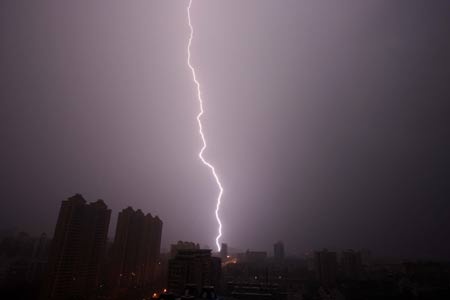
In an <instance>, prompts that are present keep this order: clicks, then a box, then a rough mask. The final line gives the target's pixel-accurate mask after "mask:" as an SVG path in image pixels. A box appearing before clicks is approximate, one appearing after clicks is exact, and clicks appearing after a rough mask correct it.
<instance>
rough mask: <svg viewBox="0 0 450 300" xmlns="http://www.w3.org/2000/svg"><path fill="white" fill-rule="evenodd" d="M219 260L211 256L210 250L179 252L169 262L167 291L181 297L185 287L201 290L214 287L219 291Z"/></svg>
mask: <svg viewBox="0 0 450 300" xmlns="http://www.w3.org/2000/svg"><path fill="white" fill-rule="evenodd" d="M220 271H221V260H220V258H218V257H212V256H211V250H210V249H192V250H179V251H178V252H177V254H176V256H175V257H174V258H172V259H170V260H169V276H168V277H169V278H168V289H169V291H170V292H173V293H175V294H178V295H181V294H183V293H184V290H185V288H186V286H188V285H190V286H195V287H196V288H197V289H198V290H202V289H203V288H204V287H205V286H214V287H215V289H216V290H219V284H220Z"/></svg>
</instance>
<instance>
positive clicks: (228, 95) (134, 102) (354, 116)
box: [0, 0, 450, 257]
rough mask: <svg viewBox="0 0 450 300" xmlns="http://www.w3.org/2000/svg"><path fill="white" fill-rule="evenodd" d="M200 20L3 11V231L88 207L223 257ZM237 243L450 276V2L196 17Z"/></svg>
mask: <svg viewBox="0 0 450 300" xmlns="http://www.w3.org/2000/svg"><path fill="white" fill-rule="evenodd" d="M186 6H187V1H167V0H160V1H150V0H147V1H120V2H119V1H56V0H55V1H50V0H42V1H16V0H5V1H1V2H0V38H1V48H0V101H1V109H0V140H1V143H0V155H1V166H0V182H1V194H2V195H1V207H0V226H1V227H3V228H10V227H18V228H19V229H22V230H26V231H29V232H32V233H34V234H37V233H39V232H41V231H46V232H48V233H49V234H50V235H52V234H53V229H54V225H55V223H56V218H57V214H58V210H59V207H60V202H61V201H62V200H64V199H66V198H68V197H70V196H72V195H73V194H74V193H81V194H83V196H85V198H86V199H88V200H89V201H94V200H96V199H98V198H102V199H104V201H105V202H106V203H107V205H108V206H109V207H110V208H111V209H112V211H113V214H112V222H111V225H110V227H111V230H110V235H111V236H112V235H113V234H114V229H115V223H116V218H117V213H118V212H119V211H120V210H121V209H123V208H126V207H127V206H133V207H134V208H140V209H142V210H143V211H144V212H150V213H152V214H156V215H158V216H159V217H160V218H161V219H162V220H163V222H164V228H163V247H167V246H168V245H169V244H170V243H173V242H176V241H177V240H192V241H195V242H199V243H201V244H202V245H209V246H210V247H213V246H214V238H215V236H216V234H217V223H216V221H215V217H214V209H215V204H216V203H215V197H216V195H217V188H216V185H215V183H214V181H213V179H212V177H211V175H210V173H209V171H208V169H206V168H205V167H204V166H203V165H202V164H201V162H200V161H199V160H198V158H197V153H198V151H199V149H200V146H201V141H200V137H199V135H198V130H197V123H196V121H195V117H196V114H197V113H198V104H197V102H196V101H197V100H196V93H195V86H194V84H193V82H192V77H191V73H190V71H189V69H188V67H187V64H186V46H187V41H188V35H189V28H188V26H187V15H186ZM192 22H193V26H194V28H195V37H194V40H193V45H192V55H193V56H192V60H193V61H192V62H193V64H194V65H195V67H196V68H197V75H198V79H199V81H200V83H201V85H202V91H203V97H204V101H205V110H206V114H205V116H204V126H205V134H206V137H207V140H208V144H209V148H208V150H207V151H206V152H205V156H206V157H207V158H208V159H209V160H210V161H211V162H213V163H214V165H215V166H216V168H217V171H218V173H219V175H220V176H221V179H222V181H223V185H224V187H225V193H224V197H223V205H222V207H221V210H220V215H221V218H222V220H223V224H224V228H223V233H224V234H223V241H225V242H227V243H228V244H229V245H230V246H231V247H236V248H240V249H247V248H250V249H264V250H270V249H271V247H272V244H273V243H274V242H276V241H277V240H283V241H284V242H285V244H286V249H287V251H288V252H289V253H294V254H295V253H303V252H304V251H306V250H308V249H317V248H322V247H328V248H331V249H339V248H361V247H366V248H370V249H372V250H373V251H374V252H375V253H378V254H382V255H402V256H421V257H449V253H450V239H449V235H450V117H449V116H450V2H449V1H446V0H436V1H426V0H423V1H419V0H402V1H391V0H366V1H360V0H347V1H343V0H341V1H331V0H330V1H325V0H323V1H317V0H307V1H306V0H305V1H304V0H302V1H300V0H298V1H294V0H289V1H287V0H286V1H268V0H247V1H238V0H227V1H213V0H207V1H206V0H204V1H202V0H198V1H196V0H194V4H193V6H192Z"/></svg>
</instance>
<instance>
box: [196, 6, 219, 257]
mask: <svg viewBox="0 0 450 300" xmlns="http://www.w3.org/2000/svg"><path fill="white" fill-rule="evenodd" d="M191 6H192V0H189V4H188V7H187V16H188V24H189V29H190V35H189V42H188V46H187V64H188V66H189V68H190V69H191V71H192V78H193V80H194V82H195V85H196V86H197V98H198V102H199V106H200V112H199V114H198V115H197V123H198V129H199V133H200V137H201V139H202V143H203V146H202V148H201V149H200V152H199V153H198V157H199V158H200V160H201V161H202V163H203V164H204V165H205V166H207V167H208V168H209V169H210V170H211V173H212V175H213V176H214V179H215V180H216V183H217V186H218V187H219V195H218V196H217V205H216V219H217V223H218V224H219V230H218V231H219V233H218V235H217V237H216V245H217V250H218V251H220V242H219V240H220V237H221V236H222V222H221V221H220V217H219V208H220V201H221V199H222V194H223V187H222V184H221V182H220V179H219V176H218V175H217V173H216V169H215V168H214V166H213V165H212V164H211V163H210V162H208V161H207V160H206V159H205V158H204V157H203V152H204V151H205V149H206V139H205V135H204V134H203V125H202V120H201V117H202V115H203V113H204V110H203V99H202V92H201V89H200V83H199V82H198V80H197V76H196V73H195V68H194V67H193V66H192V64H191V44H192V39H193V37H194V27H193V26H192V23H191Z"/></svg>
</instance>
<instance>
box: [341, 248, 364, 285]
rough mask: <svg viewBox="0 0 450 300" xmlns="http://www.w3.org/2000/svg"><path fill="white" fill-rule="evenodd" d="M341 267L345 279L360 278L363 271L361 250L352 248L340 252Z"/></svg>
mask: <svg viewBox="0 0 450 300" xmlns="http://www.w3.org/2000/svg"><path fill="white" fill-rule="evenodd" d="M341 269H342V275H343V277H344V278H345V279H349V280H359V279H361V275H362V271H363V265H362V258H361V252H357V251H354V250H346V251H343V252H342V254H341Z"/></svg>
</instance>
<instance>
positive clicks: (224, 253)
mask: <svg viewBox="0 0 450 300" xmlns="http://www.w3.org/2000/svg"><path fill="white" fill-rule="evenodd" d="M227 256H228V245H227V244H225V243H222V246H221V247H220V258H222V260H224V259H226V258H227Z"/></svg>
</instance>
